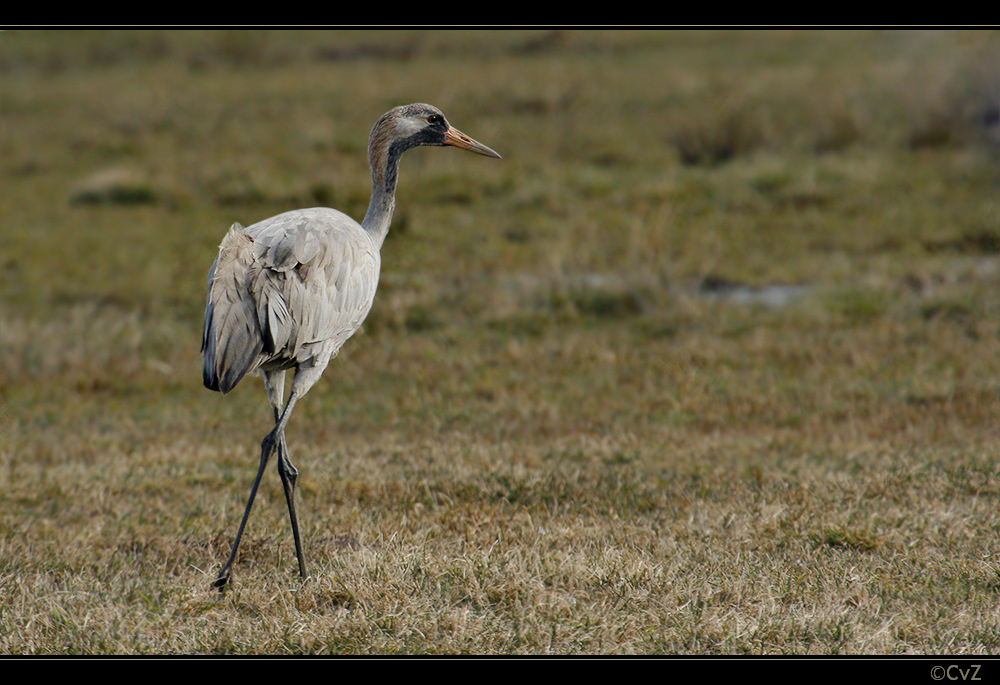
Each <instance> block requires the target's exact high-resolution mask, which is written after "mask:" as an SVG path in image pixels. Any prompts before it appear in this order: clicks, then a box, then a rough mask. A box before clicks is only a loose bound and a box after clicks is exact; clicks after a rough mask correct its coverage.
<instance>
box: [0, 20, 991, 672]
mask: <svg viewBox="0 0 1000 685" xmlns="http://www.w3.org/2000/svg"><path fill="white" fill-rule="evenodd" d="M998 51H1000V37H998V36H997V35H996V34H995V33H993V32H952V31H940V32H934V31H931V32H927V31H898V32H894V31H840V32H813V31H745V32H728V31H582V30H581V31H558V32H550V31H544V30H517V31H487V32H482V31H466V32H462V31H460V32H439V31H429V32H428V31H408V30H398V31H385V32H371V31H364V32H362V31H358V32H354V31H333V32H327V31H299V32H296V31H289V32H286V31H274V32H260V31H238V30H233V31H190V32H173V31H67V32H53V31H24V30H11V31H5V32H3V33H0V178H2V185H3V189H4V190H3V192H0V216H2V217H3V220H2V227H0V239H2V248H0V597H2V599H0V652H3V653H6V654H240V655H244V654H329V653H334V654H397V653H398V654H562V655H568V654H659V653H683V654H995V653H997V652H1000V640H998V635H1000V620H998V616H1000V612H998V611H997V610H998V606H1000V564H998V562H997V558H998V554H1000V537H998V531H1000V513H998V512H1000V509H998V507H997V500H998V496H1000V468H998V466H997V463H998V456H1000V433H998V430H997V426H998V424H997V420H996V418H995V417H996V416H997V415H998V412H1000V395H998V392H997V389H998V380H997V379H998V378H1000V361H998V355H997V347H998V342H997V341H998V333H1000V295H998V293H1000V288H998V285H1000V248H998V246H1000V206H998V200H997V197H998V195H997V184H998V181H1000V157H998V141H1000V137H998V133H1000V131H998V118H1000V115H998V101H1000V97H998V93H1000V72H998V71H997V69H996V67H995V65H996V64H997V59H996V58H997V57H998V55H1000V52H998ZM411 101H426V102H430V103H433V104H435V105H437V106H439V107H441V108H442V109H443V110H444V111H445V113H446V114H447V115H448V117H449V119H450V121H451V122H452V123H454V124H455V125H456V126H457V127H459V128H460V129H462V130H463V131H465V132H466V133H468V134H470V135H472V136H473V137H474V138H476V139H477V140H480V141H482V142H483V143H485V144H487V145H489V146H491V147H493V148H494V149H496V150H497V151H498V152H499V153H500V154H502V155H503V157H504V159H503V160H501V161H497V160H487V159H483V158H478V157H475V156H472V155H464V154H461V153H459V152H458V151H456V150H447V149H445V150H431V149H425V150H418V151H415V152H412V153H410V155H408V156H407V157H406V158H405V159H404V162H403V168H402V172H401V180H400V186H399V194H398V197H397V207H398V209H397V214H396V218H395V221H394V225H393V230H392V231H391V233H390V236H389V238H388V239H387V241H386V244H385V247H384V248H383V277H382V282H381V285H380V291H379V294H378V296H377V299H376V303H375V307H374V309H373V311H372V314H371V316H370V318H369V320H368V322H367V323H366V325H365V327H364V329H363V330H362V331H361V332H360V333H359V334H358V335H357V337H356V339H354V340H352V341H351V342H349V343H348V344H347V345H346V346H345V348H344V349H343V351H342V353H341V355H340V358H338V359H337V360H335V361H334V362H333V363H332V364H331V366H330V368H329V369H328V370H327V372H326V375H325V378H324V380H323V381H322V382H321V383H319V384H318V385H317V386H316V387H315V388H314V389H313V390H312V392H311V393H310V394H309V395H308V396H307V397H306V398H305V399H304V400H303V401H302V402H300V403H299V405H298V406H297V407H296V411H295V414H294V415H293V417H292V419H291V423H290V425H289V432H288V439H289V447H290V450H291V453H292V458H293V461H294V462H295V463H296V465H297V466H298V468H299V470H300V473H301V478H300V481H299V483H300V487H301V499H300V518H301V519H302V525H303V528H304V530H303V534H304V542H305V546H306V553H307V557H308V561H309V563H310V570H311V576H312V577H311V578H310V579H309V580H307V581H306V582H300V581H299V580H298V578H297V576H296V573H295V561H294V550H293V547H292V542H291V535H290V533H289V530H288V523H287V520H286V515H285V513H284V511H285V510H284V502H283V496H282V493H281V488H280V485H279V484H278V479H277V477H276V476H275V474H274V473H273V472H271V471H270V470H269V471H268V473H267V474H266V478H265V480H264V484H263V485H262V488H261V492H260V495H259V497H258V501H257V503H256V505H255V508H254V512H253V516H252V518H251V521H250V524H249V527H248V530H247V534H246V536H245V537H244V542H243V546H242V548H241V554H240V558H239V560H238V563H237V565H236V567H235V569H234V578H233V586H232V588H231V589H230V590H229V591H228V592H226V593H225V594H224V595H220V594H219V593H214V592H210V591H209V585H210V583H211V581H212V579H213V578H214V574H215V573H216V572H217V571H218V568H219V566H220V565H221V563H222V562H223V561H224V560H225V557H226V555H227V554H228V550H229V545H230V544H231V541H232V536H233V535H234V534H235V530H236V526H237V523H238V519H239V516H240V514H241V513H242V508H243V505H244V502H245V498H246V495H247V492H248V489H249V486H250V482H251V480H252V478H253V474H254V469H255V467H256V463H257V458H258V452H257V450H258V449H259V442H260V440H261V438H262V437H263V436H264V434H265V433H266V432H267V431H268V430H269V428H270V421H271V417H270V410H269V408H268V407H267V404H266V402H265V399H264V394H263V389H262V387H261V384H260V382H259V381H258V380H256V379H253V378H251V379H247V380H245V381H244V382H243V383H242V384H241V385H240V386H239V387H238V388H237V389H236V390H235V391H234V392H233V393H231V394H230V395H229V396H227V397H225V398H223V397H221V396H220V395H218V394H216V393H210V392H208V391H207V390H205V389H204V388H203V387H202V385H201V382H200V357H199V352H198V349H199V345H200V335H201V316H202V311H203V306H204V289H205V277H206V272H207V268H208V265H209V264H210V263H211V260H212V259H213V257H214V253H215V251H216V248H217V245H218V243H219V241H220V240H221V238H222V235H223V234H224V231H225V230H226V229H227V228H228V227H229V226H230V225H231V224H232V222H234V221H240V222H241V223H243V224H244V225H248V224H250V223H252V222H254V221H255V220H258V219H260V218H264V217H267V216H270V215H272V214H275V213H278V212H280V211H284V210H287V209H292V208H295V207H302V206H310V205H315V204H324V205H330V206H334V207H337V208H339V209H342V210H344V211H347V212H348V213H350V214H352V215H354V216H356V217H360V216H361V215H363V213H364V210H365V207H366V203H367V197H368V175H367V168H366V160H365V154H364V150H365V144H366V138H365V137H366V135H367V132H368V130H369V129H370V127H371V125H372V122H373V121H374V120H375V118H376V117H378V116H379V115H380V114H382V113H383V112H384V111H386V110H387V109H388V108H389V107H392V106H394V105H397V104H401V103H405V102H411ZM772 295H775V296H778V297H779V299H772V298H771V297H770V296H772ZM782 298H783V299H782Z"/></svg>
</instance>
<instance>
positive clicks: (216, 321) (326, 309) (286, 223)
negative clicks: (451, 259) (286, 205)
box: [202, 209, 380, 392]
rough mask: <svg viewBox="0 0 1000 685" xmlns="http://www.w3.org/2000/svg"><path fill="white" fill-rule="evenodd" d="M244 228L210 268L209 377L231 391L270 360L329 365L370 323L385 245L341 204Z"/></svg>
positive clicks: (205, 345)
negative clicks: (375, 240) (380, 246)
mask: <svg viewBox="0 0 1000 685" xmlns="http://www.w3.org/2000/svg"><path fill="white" fill-rule="evenodd" d="M238 226H239V225H238V224H236V225H234V226H233V228H232V229H230V232H229V234H227V236H226V238H225V239H224V240H223V243H222V245H221V246H220V251H219V258H218V259H217V260H216V264H215V265H213V270H212V273H211V274H210V288H209V298H208V305H207V307H206V313H205V337H204V341H203V345H202V349H203V352H204V355H205V385H206V386H208V387H210V388H212V389H218V390H222V391H223V392H227V391H228V390H229V389H231V388H232V387H233V386H234V385H235V384H236V382H238V381H239V379H240V378H242V377H243V375H245V374H246V373H247V372H248V371H252V370H253V369H255V368H257V367H259V366H262V365H265V364H268V363H274V364H277V365H283V366H292V365H294V364H298V363H302V362H306V361H309V360H313V361H314V362H315V363H319V364H321V365H322V366H325V365H326V363H327V362H328V361H329V359H330V357H332V356H333V355H335V354H336V353H337V351H338V350H339V349H340V347H341V345H343V343H344V342H345V341H346V340H347V339H348V338H349V337H350V336H351V335H352V334H353V333H354V332H355V331H356V330H357V329H358V327H359V326H360V325H361V323H362V322H363V321H364V319H365V316H367V314H368V311H369V310H370V309H371V305H372V301H373V299H374V296H375V289H376V287H377V284H378V272H379V261H380V260H379V254H378V249H377V247H376V246H375V245H374V244H373V243H372V241H371V239H370V238H369V237H368V235H367V233H365V231H364V229H363V228H361V226H360V225H358V224H357V223H356V222H354V221H353V220H352V219H350V218H349V217H347V216H345V215H343V214H341V213H340V212H337V211H335V210H330V209H312V210H296V211H293V212H287V213H285V214H280V215H278V216H276V217H272V218H271V219H267V220H265V221H262V222H260V223H258V224H254V225H253V226H250V227H249V228H246V229H243V228H242V227H238ZM210 369H211V373H210ZM210 381H211V384H210Z"/></svg>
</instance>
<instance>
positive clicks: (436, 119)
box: [427, 114, 444, 124]
mask: <svg viewBox="0 0 1000 685" xmlns="http://www.w3.org/2000/svg"><path fill="white" fill-rule="evenodd" d="M427 123H428V124H443V123H444V117H443V116H441V115H440V114H432V115H430V116H429V117H427Z"/></svg>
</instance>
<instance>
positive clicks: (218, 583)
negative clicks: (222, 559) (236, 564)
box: [212, 566, 229, 592]
mask: <svg viewBox="0 0 1000 685" xmlns="http://www.w3.org/2000/svg"><path fill="white" fill-rule="evenodd" d="M227 585H229V567H228V566H227V567H226V568H224V569H222V571H220V572H219V577H218V578H216V579H215V581H214V582H213V583H212V589H213V590H218V591H219V592H223V591H225V589H226V586H227Z"/></svg>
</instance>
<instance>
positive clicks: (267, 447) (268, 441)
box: [212, 431, 275, 591]
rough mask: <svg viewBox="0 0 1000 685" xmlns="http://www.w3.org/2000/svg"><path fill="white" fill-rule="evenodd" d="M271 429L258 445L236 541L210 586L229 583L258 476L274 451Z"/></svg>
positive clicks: (220, 586)
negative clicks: (254, 471) (257, 455)
mask: <svg viewBox="0 0 1000 685" xmlns="http://www.w3.org/2000/svg"><path fill="white" fill-rule="evenodd" d="M273 435H274V433H273V431H272V432H271V433H268V434H267V437H266V438H264V442H262V443H261V446H260V465H259V466H258V467H257V477H256V478H254V481H253V487H251V488H250V498H249V499H248V500H247V508H246V509H245V510H244V511H243V520H242V521H240V527H239V530H237V531H236V541H235V542H233V551H232V552H230V553H229V560H228V561H226V565H225V566H223V567H222V570H221V571H219V576H218V577H217V578H216V579H215V582H214V583H212V587H214V588H216V589H218V590H220V591H221V590H222V589H223V588H225V587H226V585H227V584H229V575H230V572H231V571H232V568H233V562H234V561H235V560H236V550H237V549H239V547H240V538H242V537H243V529H244V528H246V526H247V519H249V518H250V509H251V508H252V507H253V501H254V498H255V497H257V487H258V486H259V485H260V478H261V476H263V475H264V467H266V466H267V462H268V460H269V459H270V458H271V453H272V452H274V448H275V441H274V439H273Z"/></svg>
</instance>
